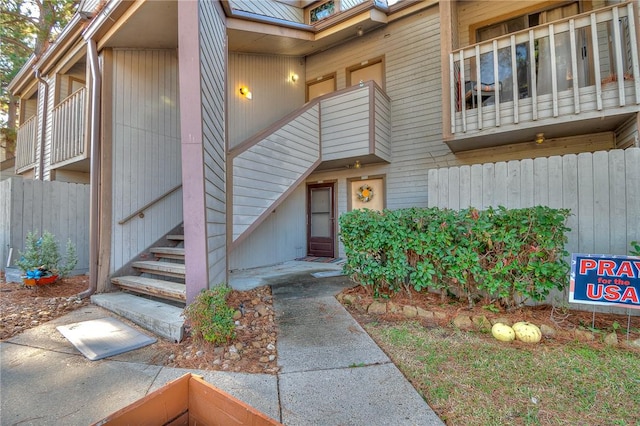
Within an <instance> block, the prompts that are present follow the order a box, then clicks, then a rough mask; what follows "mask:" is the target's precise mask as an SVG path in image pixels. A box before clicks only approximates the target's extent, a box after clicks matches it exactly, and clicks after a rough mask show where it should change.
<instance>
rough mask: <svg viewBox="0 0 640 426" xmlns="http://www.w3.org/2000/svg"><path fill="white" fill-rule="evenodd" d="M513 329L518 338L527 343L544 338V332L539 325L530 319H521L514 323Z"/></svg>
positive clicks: (536, 341)
mask: <svg viewBox="0 0 640 426" xmlns="http://www.w3.org/2000/svg"><path fill="white" fill-rule="evenodd" d="M512 328H513V331H514V332H515V334H516V339H518V340H520V341H522V342H525V343H538V342H539V341H540V339H542V332H541V331H540V329H539V328H538V326H537V325H535V324H531V323H530V322H528V321H521V322H517V323H515V324H513V327H512Z"/></svg>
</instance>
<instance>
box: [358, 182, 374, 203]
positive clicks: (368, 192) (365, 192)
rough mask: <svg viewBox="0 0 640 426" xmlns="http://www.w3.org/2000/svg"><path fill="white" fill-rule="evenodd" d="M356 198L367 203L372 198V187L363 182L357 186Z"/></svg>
mask: <svg viewBox="0 0 640 426" xmlns="http://www.w3.org/2000/svg"><path fill="white" fill-rule="evenodd" d="M357 196H358V200H360V201H362V202H363V203H368V202H369V201H371V199H372V198H373V188H372V187H370V186H369V185H367V184H365V185H362V186H361V187H360V188H358V194H357Z"/></svg>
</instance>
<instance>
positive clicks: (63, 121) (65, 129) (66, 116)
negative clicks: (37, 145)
mask: <svg viewBox="0 0 640 426" xmlns="http://www.w3.org/2000/svg"><path fill="white" fill-rule="evenodd" d="M86 91H87V89H86V88H84V87H82V88H80V89H78V90H76V91H75V92H73V93H72V94H71V95H69V96H68V97H67V98H65V99H64V100H63V101H62V102H60V103H59V104H58V105H57V106H56V107H55V108H54V109H53V112H52V133H51V166H52V167H54V168H55V167H64V166H68V165H70V164H72V163H76V162H79V161H81V160H84V159H85V158H87V146H86V145H87V143H86V138H85V128H86V121H87V118H86V112H85V111H86V107H85V94H86Z"/></svg>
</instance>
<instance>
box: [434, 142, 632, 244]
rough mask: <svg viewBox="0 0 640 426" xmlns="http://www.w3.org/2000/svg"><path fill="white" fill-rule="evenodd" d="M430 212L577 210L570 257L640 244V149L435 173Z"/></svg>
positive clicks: (570, 223) (571, 225)
mask: <svg viewBox="0 0 640 426" xmlns="http://www.w3.org/2000/svg"><path fill="white" fill-rule="evenodd" d="M428 191H429V207H440V208H451V209H456V210H457V209H463V208H467V207H471V206H472V207H476V208H478V209H485V208H488V207H489V206H494V207H496V206H505V207H507V208H523V207H531V206H536V205H545V206H549V207H553V208H567V209H571V212H572V215H571V216H570V218H569V220H568V223H567V226H568V227H569V228H571V231H570V232H569V233H568V238H569V241H568V243H567V245H566V249H567V251H568V252H569V253H600V254H618V255H624V254H629V250H630V248H631V247H630V243H631V241H640V148H628V149H626V150H612V151H598V152H594V153H581V154H578V155H573V154H572V155H564V156H554V157H548V158H536V159H526V160H520V161H509V162H499V163H486V164H476V165H472V166H461V167H450V168H442V169H432V170H429V190H428Z"/></svg>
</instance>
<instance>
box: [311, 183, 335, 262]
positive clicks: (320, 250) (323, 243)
mask: <svg viewBox="0 0 640 426" xmlns="http://www.w3.org/2000/svg"><path fill="white" fill-rule="evenodd" d="M333 197H334V183H316V184H312V185H308V186H307V241H308V243H307V254H308V255H309V256H318V257H333V255H334V245H335V217H334V211H333V204H334V200H333Z"/></svg>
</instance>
